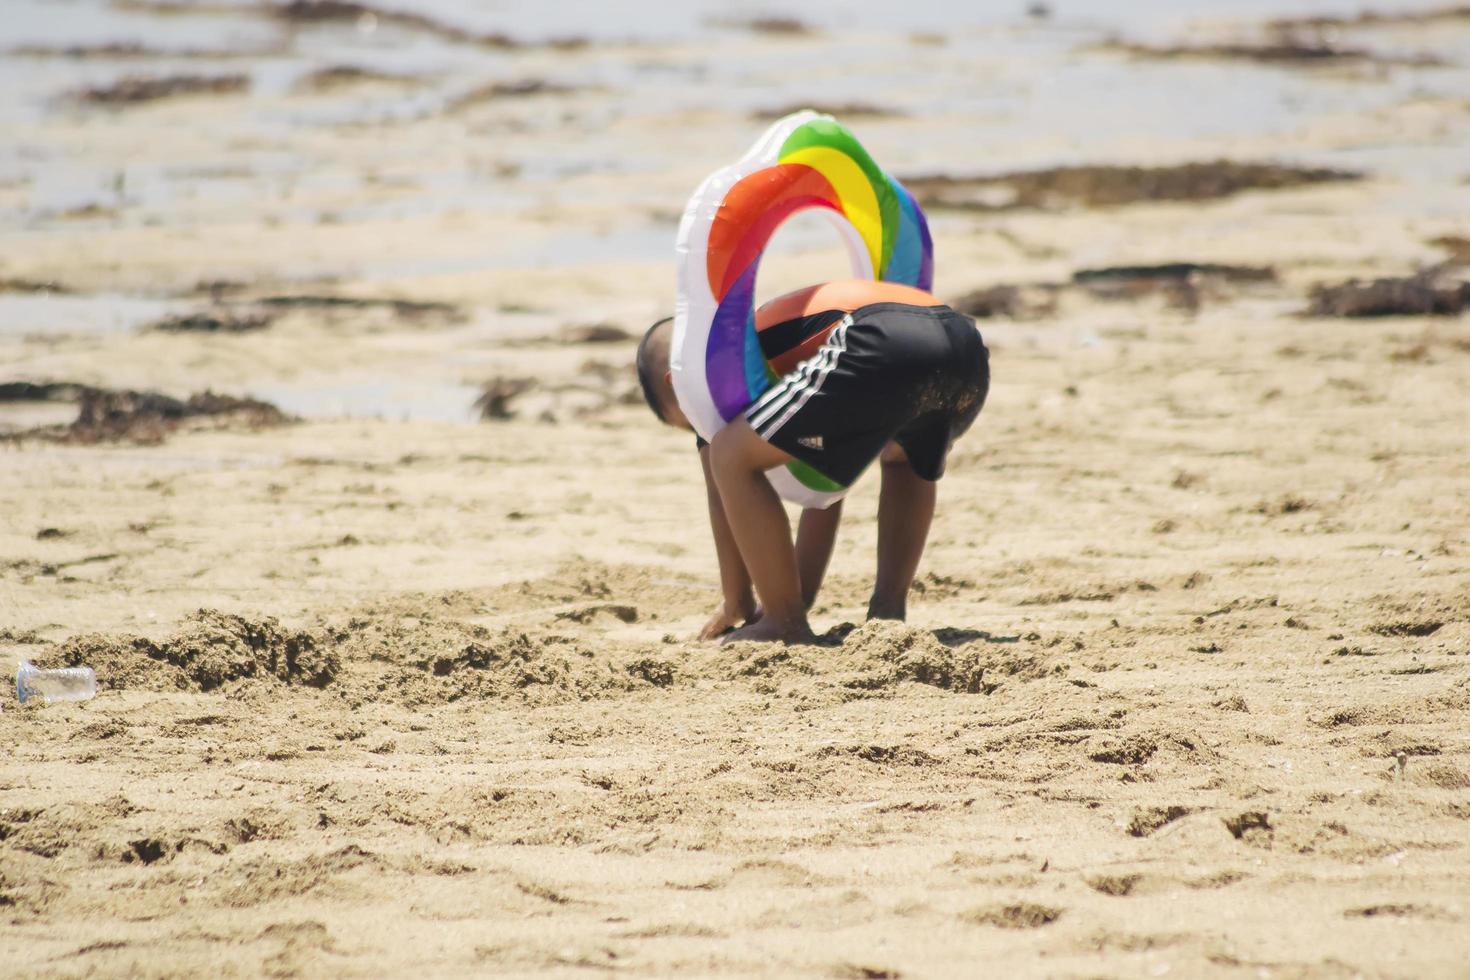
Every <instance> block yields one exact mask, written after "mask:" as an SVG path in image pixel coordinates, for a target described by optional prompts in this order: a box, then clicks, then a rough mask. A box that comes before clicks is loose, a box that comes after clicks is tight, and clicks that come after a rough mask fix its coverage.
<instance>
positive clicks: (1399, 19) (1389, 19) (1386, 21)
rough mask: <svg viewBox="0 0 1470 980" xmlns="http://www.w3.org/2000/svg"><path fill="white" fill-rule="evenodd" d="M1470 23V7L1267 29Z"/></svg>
mask: <svg viewBox="0 0 1470 980" xmlns="http://www.w3.org/2000/svg"><path fill="white" fill-rule="evenodd" d="M1452 20H1470V6H1464V5H1460V6H1448V7H1430V8H1427V9H1423V10H1406V11H1392V12H1385V11H1380V10H1363V11H1360V12H1358V13H1356V14H1352V15H1348V16H1334V15H1330V14H1329V15H1321V14H1319V15H1316V16H1309V17H1281V18H1277V19H1275V20H1272V21H1271V22H1270V23H1269V24H1267V27H1268V28H1270V29H1271V30H1274V31H1298V30H1303V29H1316V30H1321V29H1323V28H1334V27H1378V26H1394V25H1399V24H1432V23H1435V22H1438V21H1452Z"/></svg>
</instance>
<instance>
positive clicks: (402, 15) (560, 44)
mask: <svg viewBox="0 0 1470 980" xmlns="http://www.w3.org/2000/svg"><path fill="white" fill-rule="evenodd" d="M263 9H264V10H265V11H266V12H267V13H268V14H269V15H270V16H271V17H272V18H274V19H276V20H280V21H285V22H287V23H291V24H330V23H350V24H354V25H357V26H359V27H368V28H375V27H377V26H379V25H383V26H389V27H396V28H399V29H402V30H409V31H417V32H419V33H422V34H429V35H431V36H433V37H437V38H439V39H440V40H444V41H450V42H452V43H455V44H472V45H476V46H479V47H484V48H492V49H498V50H513V49H516V48H523V47H530V46H532V45H530V44H528V43H527V42H524V41H520V40H517V39H516V38H513V37H511V36H510V35H508V34H504V33H501V32H498V31H491V32H482V31H472V30H469V29H467V28H464V27H459V26H457V25H455V24H450V23H447V22H445V21H442V20H438V19H436V18H433V17H429V16H427V15H425V14H420V13H415V12H412V11H411V10H406V9H392V8H388V7H379V6H375V5H373V4H367V3H357V2H353V0H290V2H287V3H277V4H268V5H266V6H265V7H264V8H263ZM587 43H588V42H587V39H586V38H582V37H574V36H566V37H558V38H553V39H551V40H549V41H547V42H545V44H546V46H547V47H550V48H553V49H556V50H561V51H567V50H576V49H578V48H583V47H586V46H587Z"/></svg>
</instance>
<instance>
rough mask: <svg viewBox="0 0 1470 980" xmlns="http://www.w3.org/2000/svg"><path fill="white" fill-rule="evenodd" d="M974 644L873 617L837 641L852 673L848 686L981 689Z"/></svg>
mask: <svg viewBox="0 0 1470 980" xmlns="http://www.w3.org/2000/svg"><path fill="white" fill-rule="evenodd" d="M974 647H975V645H974V644H967V645H966V646H963V647H959V648H951V647H948V646H945V645H944V644H943V643H941V642H940V641H939V639H938V637H936V636H935V635H934V634H933V633H931V632H929V631H928V630H922V629H915V628H913V627H911V626H905V625H904V624H903V623H895V622H886V621H881V620H875V621H873V622H870V623H865V624H863V625H862V626H859V627H858V628H857V629H855V630H853V631H852V632H851V633H849V634H848V635H847V638H846V639H845V640H843V642H842V653H843V657H844V659H845V660H849V661H851V662H852V663H853V665H854V666H855V668H856V670H857V676H856V677H854V678H853V679H851V680H849V681H848V682H847V683H848V684H849V686H852V687H864V688H870V689H877V688H891V687H894V686H895V685H897V684H899V683H901V682H903V681H912V682H915V683H918V684H928V685H930V686H931V687H937V688H939V689H941V690H944V691H954V692H956V693H961V694H979V693H982V692H984V691H985V665H984V663H983V662H982V660H981V657H980V653H979V651H978V650H976V649H975V648H974Z"/></svg>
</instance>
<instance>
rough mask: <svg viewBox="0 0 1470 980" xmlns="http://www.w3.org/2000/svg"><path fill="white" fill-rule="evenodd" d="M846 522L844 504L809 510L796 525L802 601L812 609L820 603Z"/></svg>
mask: <svg viewBox="0 0 1470 980" xmlns="http://www.w3.org/2000/svg"><path fill="white" fill-rule="evenodd" d="M841 522H842V501H840V500H839V501H837V503H835V504H833V505H832V506H830V507H828V508H827V509H826V510H819V509H817V508H814V507H808V508H806V509H805V510H803V511H802V512H801V521H800V522H799V523H798V524H797V525H796V569H797V572H798V574H799V575H800V576H801V601H802V602H803V603H804V604H805V605H806V608H808V609H810V608H811V607H812V605H813V604H814V603H815V602H816V601H817V591H818V590H819V589H821V587H822V577H823V576H824V575H826V574H827V562H828V561H829V560H831V558H832V546H833V544H835V543H836V541H837V525H838V524H840V523H841Z"/></svg>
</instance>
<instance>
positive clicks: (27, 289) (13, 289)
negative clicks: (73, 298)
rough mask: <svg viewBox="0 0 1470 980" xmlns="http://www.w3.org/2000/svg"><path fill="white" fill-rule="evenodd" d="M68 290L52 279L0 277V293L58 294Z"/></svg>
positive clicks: (63, 293) (65, 292)
mask: <svg viewBox="0 0 1470 980" xmlns="http://www.w3.org/2000/svg"><path fill="white" fill-rule="evenodd" d="M70 292H71V290H70V289H68V288H67V287H66V286H64V285H62V284H61V283H59V282H57V281H56V280H54V279H23V278H12V279H6V278H3V277H0V293H51V294H53V295H58V296H60V295H65V294H67V293H70Z"/></svg>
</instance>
